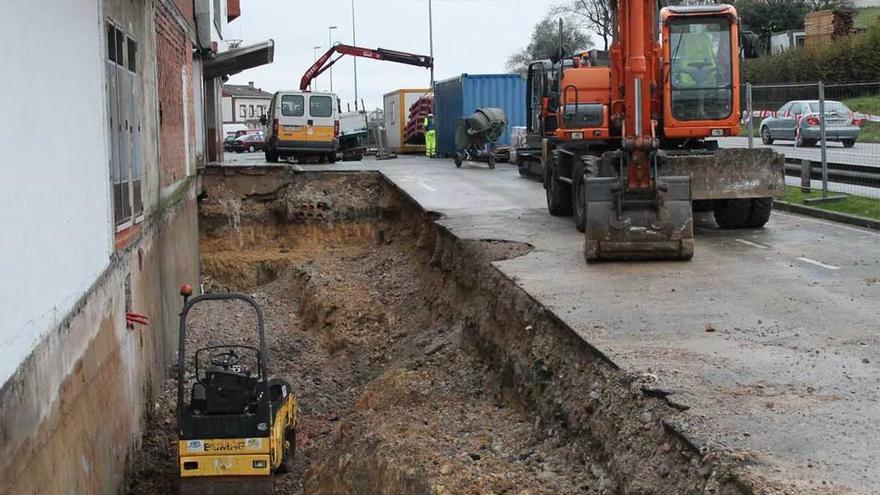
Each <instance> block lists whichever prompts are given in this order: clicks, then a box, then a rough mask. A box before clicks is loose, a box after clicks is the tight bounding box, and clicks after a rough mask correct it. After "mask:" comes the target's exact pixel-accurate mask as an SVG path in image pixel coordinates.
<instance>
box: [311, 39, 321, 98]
mask: <svg viewBox="0 0 880 495" xmlns="http://www.w3.org/2000/svg"><path fill="white" fill-rule="evenodd" d="M320 49H321V47H320V46H316V47H315V48H314V52H315V60H316V61H317V60H318V50H320ZM314 83H315V87H314V88H312V91H317V90H318V78H317V77H316V78H315V79H314Z"/></svg>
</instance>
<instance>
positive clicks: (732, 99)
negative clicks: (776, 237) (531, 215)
mask: <svg viewBox="0 0 880 495" xmlns="http://www.w3.org/2000/svg"><path fill="white" fill-rule="evenodd" d="M611 6H612V10H613V14H612V15H613V19H614V20H615V23H614V31H615V32H614V42H613V43H612V45H611V48H610V51H609V52H608V53H604V52H597V51H591V52H585V53H578V54H572V53H569V52H570V50H568V49H567V48H565V47H561V48H560V50H559V53H558V55H557V56H556V57H554V58H553V59H551V60H541V61H537V62H533V63H532V64H530V66H529V70H528V90H527V92H528V94H527V102H526V104H527V110H528V132H527V139H526V141H527V144H526V145H525V147H523V148H521V149H519V150H518V153H517V160H518V165H519V167H520V173H522V174H523V175H527V174H529V173H531V174H540V176H541V178H542V180H543V182H544V188H545V189H546V196H547V207H548V209H549V210H550V213H551V214H552V215H557V216H563V215H571V214H574V216H575V218H576V223H577V227H578V229H579V230H581V231H583V232H585V236H586V240H585V245H584V246H585V247H584V254H585V257H586V259H587V261H596V260H603V259H684V260H686V259H690V258H692V257H693V255H694V211H714V214H715V219H716V222H717V224H718V225H719V226H720V227H721V228H758V227H763V226H764V224H765V223H766V222H767V221H768V220H769V217H770V211H771V208H772V201H773V198H774V197H778V196H780V195H782V194H783V193H784V175H783V167H784V161H783V157H782V156H781V155H779V154H777V153H775V152H773V151H771V150H765V149H761V150H758V149H755V150H750V149H719V146H718V142H717V141H715V140H714V138H722V137H725V136H735V135H737V134H738V133H739V129H740V121H739V119H740V61H741V58H742V57H743V56H750V55H753V54H754V53H755V52H756V50H755V49H754V48H753V46H752V45H753V42H754V38H753V37H751V36H748V35H747V33H746V34H741V33H740V32H739V21H738V17H737V12H736V10H735V9H734V8H733V7H731V6H729V5H706V6H688V7H666V8H662V9H661V8H660V5H659V2H658V1H657V0H611Z"/></svg>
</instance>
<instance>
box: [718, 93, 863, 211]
mask: <svg viewBox="0 0 880 495" xmlns="http://www.w3.org/2000/svg"><path fill="white" fill-rule="evenodd" d="M742 96H743V97H742V101H743V107H744V112H743V126H742V132H741V133H740V137H739V138H736V139H732V140H729V143H727V145H732V146H743V147H745V146H748V147H773V148H774V149H776V150H777V151H779V152H781V153H783V154H785V157H786V181H787V183H788V184H789V185H797V186H801V187H802V188H803V189H804V191H807V190H811V191H812V190H816V191H822V195H823V196H828V195H830V194H832V193H846V194H852V195H857V196H866V197H871V198H878V199H880V81H878V82H865V83H849V84H823V83H812V84H787V85H768V86H752V85H749V84H747V85H745V86H744V89H743V95H742Z"/></svg>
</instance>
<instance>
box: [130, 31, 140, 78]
mask: <svg viewBox="0 0 880 495" xmlns="http://www.w3.org/2000/svg"><path fill="white" fill-rule="evenodd" d="M137 49H138V45H137V41H135V40H133V39H131V38H128V70H130V71H132V72H134V73H137Z"/></svg>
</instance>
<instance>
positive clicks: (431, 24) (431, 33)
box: [428, 0, 434, 88]
mask: <svg viewBox="0 0 880 495" xmlns="http://www.w3.org/2000/svg"><path fill="white" fill-rule="evenodd" d="M433 10H434V9H433V8H431V0H428V43H429V44H430V48H431V52H430V55H431V60H434V14H433ZM433 87H434V64H433V63H432V64H431V88H433Z"/></svg>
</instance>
